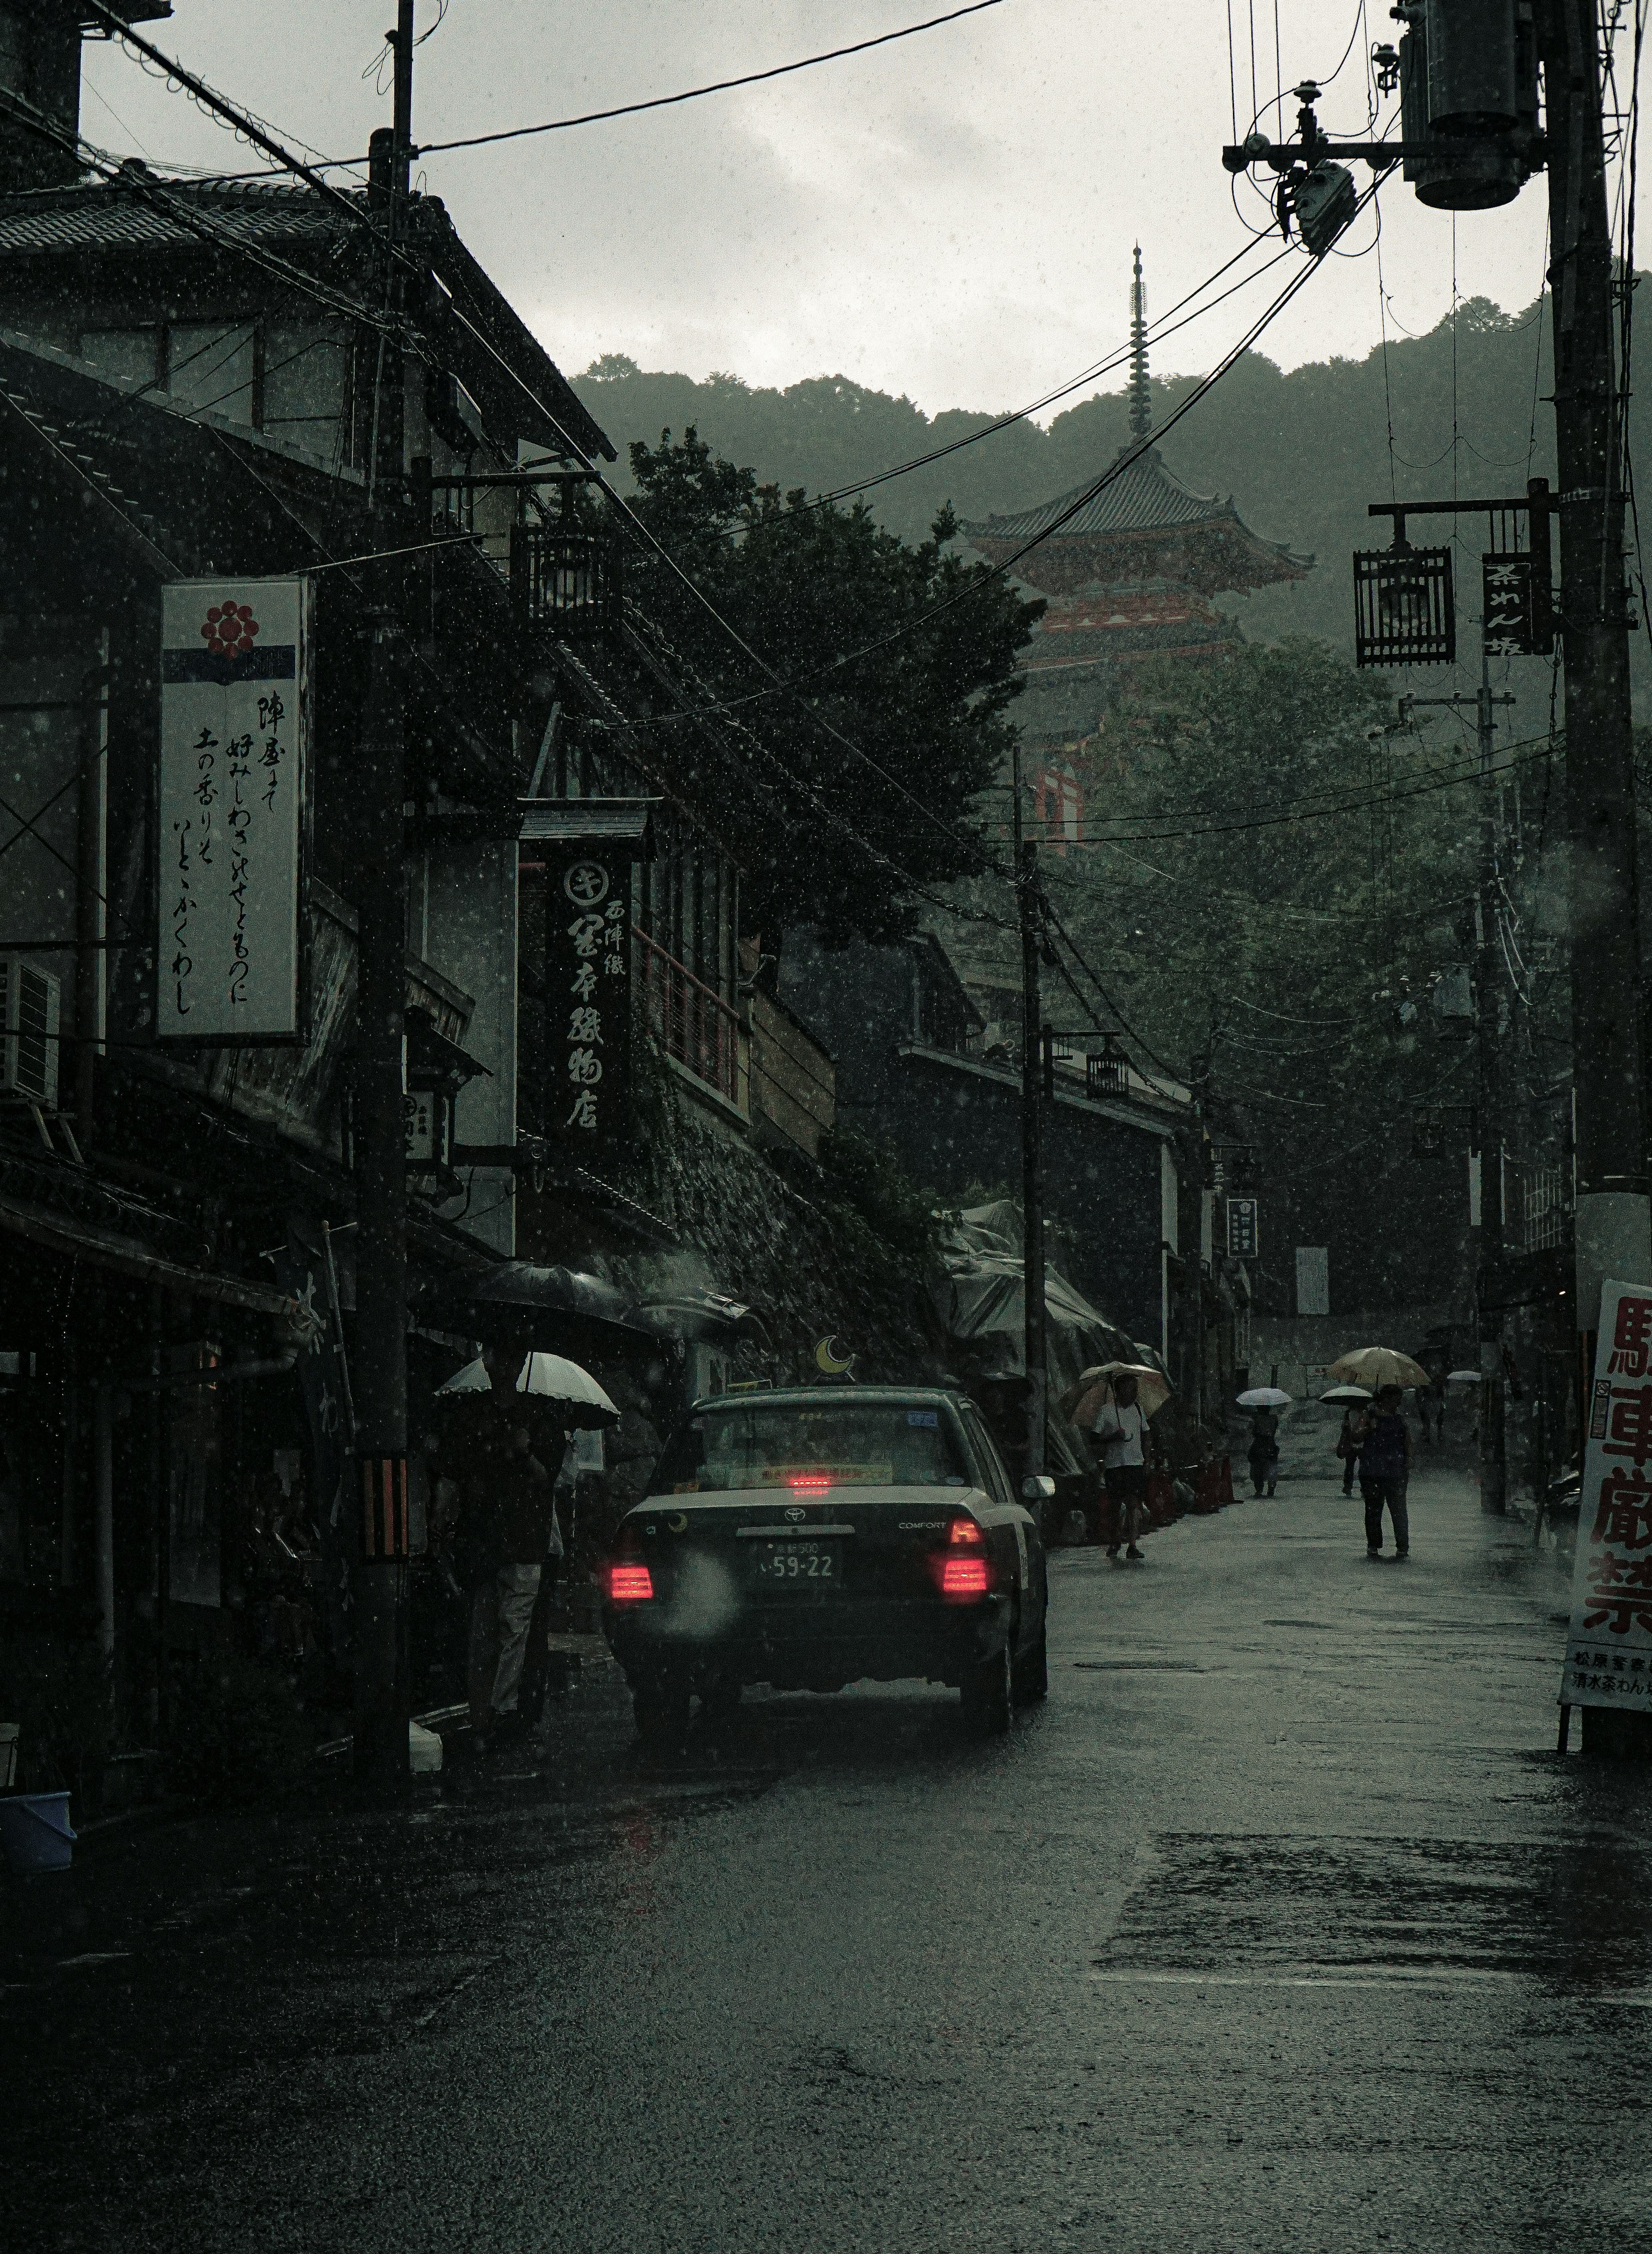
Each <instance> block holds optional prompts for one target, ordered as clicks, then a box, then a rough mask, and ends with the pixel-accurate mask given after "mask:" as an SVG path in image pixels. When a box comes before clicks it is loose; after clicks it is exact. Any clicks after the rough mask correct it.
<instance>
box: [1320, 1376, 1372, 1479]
mask: <svg viewBox="0 0 1652 2254" xmlns="http://www.w3.org/2000/svg"><path fill="white" fill-rule="evenodd" d="M1320 1400H1321V1401H1325V1402H1328V1403H1330V1404H1331V1405H1332V1406H1333V1407H1334V1408H1335V1407H1340V1408H1341V1411H1342V1429H1341V1432H1339V1433H1338V1434H1337V1436H1336V1452H1337V1455H1338V1457H1339V1459H1340V1460H1341V1465H1342V1492H1343V1494H1344V1495H1352V1494H1353V1492H1354V1481H1355V1477H1356V1476H1357V1474H1358V1472H1359V1468H1360V1428H1361V1420H1362V1418H1363V1417H1364V1415H1365V1411H1367V1409H1369V1406H1370V1404H1371V1396H1370V1394H1369V1391H1368V1390H1366V1388H1365V1387H1364V1386H1363V1385H1334V1386H1333V1387H1332V1388H1331V1390H1330V1391H1329V1392H1328V1393H1322V1394H1321V1395H1320Z"/></svg>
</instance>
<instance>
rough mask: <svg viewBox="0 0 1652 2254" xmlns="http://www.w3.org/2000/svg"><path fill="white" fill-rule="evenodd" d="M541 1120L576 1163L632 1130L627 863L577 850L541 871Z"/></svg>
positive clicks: (614, 1145)
mask: <svg viewBox="0 0 1652 2254" xmlns="http://www.w3.org/2000/svg"><path fill="white" fill-rule="evenodd" d="M545 879H546V886H547V892H546V907H545V1060H546V1082H547V1084H546V1089H545V1109H544V1118H545V1126H546V1130H547V1131H548V1133H549V1135H550V1136H551V1137H552V1138H553V1139H554V1140H555V1141H556V1142H557V1143H558V1144H560V1145H562V1147H563V1149H564V1150H566V1151H568V1152H569V1153H570V1156H572V1157H574V1158H576V1159H582V1160H583V1159H595V1158H597V1157H598V1156H599V1155H600V1154H602V1153H603V1152H609V1151H613V1150H617V1149H619V1148H620V1146H621V1145H624V1144H625V1143H626V1142H627V1139H628V1138H629V1133H630V1125H631V1071H630V1064H631V857H630V855H629V854H628V853H627V852H626V851H614V850H613V849H603V848H590V847H574V848H570V850H569V851H568V852H567V853H566V855H565V856H564V857H556V858H553V857H548V861H547V866H546V871H545Z"/></svg>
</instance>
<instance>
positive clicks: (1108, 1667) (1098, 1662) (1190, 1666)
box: [1073, 1659, 1205, 1675]
mask: <svg viewBox="0 0 1652 2254" xmlns="http://www.w3.org/2000/svg"><path fill="white" fill-rule="evenodd" d="M1073 1664H1074V1666H1075V1667H1076V1668H1078V1669H1079V1670H1081V1672H1082V1673H1084V1674H1089V1675H1100V1674H1115V1673H1117V1674H1142V1673H1144V1672H1145V1671H1146V1670H1150V1669H1151V1670H1153V1671H1154V1672H1155V1673H1157V1674H1160V1675H1202V1674H1203V1673H1204V1671H1205V1670H1204V1669H1203V1668H1202V1667H1200V1666H1198V1665H1197V1664H1196V1663H1194V1661H1193V1660H1191V1659H1075V1661H1074V1662H1073Z"/></svg>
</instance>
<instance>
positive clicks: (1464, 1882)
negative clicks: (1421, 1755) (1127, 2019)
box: [1091, 1833, 1652, 1995]
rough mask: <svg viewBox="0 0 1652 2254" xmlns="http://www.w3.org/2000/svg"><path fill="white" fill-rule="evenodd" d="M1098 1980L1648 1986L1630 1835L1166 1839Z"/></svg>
mask: <svg viewBox="0 0 1652 2254" xmlns="http://www.w3.org/2000/svg"><path fill="white" fill-rule="evenodd" d="M1155 1848H1156V1860H1155V1863H1154V1867H1153V1870H1152V1878H1151V1881H1149V1882H1146V1883H1143V1884H1141V1885H1138V1887H1136V1888H1135V1889H1134V1890H1133V1891H1132V1893H1131V1895H1130V1897H1129V1899H1128V1900H1127V1901H1126V1902H1125V1904H1124V1910H1123V1914H1122V1915H1121V1916H1120V1917H1119V1920H1118V1922H1117V1925H1116V1926H1115V1928H1114V1929H1113V1931H1112V1933H1111V1935H1110V1938H1109V1942H1108V1944H1107V1947H1106V1949H1105V1950H1104V1951H1103V1953H1102V1954H1101V1955H1098V1956H1097V1957H1096V1958H1094V1959H1093V1961H1092V1968H1091V1969H1092V1972H1093V1975H1094V1977H1095V1978H1096V1980H1098V1981H1102V1982H1106V1983H1111V1984H1114V1985H1117V1983H1119V1982H1121V1981H1130V1980H1150V1981H1153V1982H1157V1983H1160V1984H1163V1985H1173V1986H1185V1985H1195V1986H1196V1985H1252V1986H1254V1985H1316V1986H1323V1985H1333V1984H1348V1983H1357V1984H1361V1985H1371V1984H1375V1985H1415V1984H1418V1983H1423V1984H1425V1985H1475V1984H1477V1983H1478V1984H1482V1985H1488V1986H1493V1985H1498V1984H1507V1983H1509V1982H1521V1981H1530V1982H1535V1983H1539V1984H1542V1985H1545V1986H1547V1987H1549V1988H1551V1989H1558V1990H1560V1991H1565V1992H1569V1993H1588V1992H1597V1993H1601V1994H1612V1993H1614V1992H1621V1991H1625V1990H1628V1991H1631V1992H1633V1993H1635V1994H1637V1995H1639V1994H1642V1993H1644V1992H1646V1991H1648V1990H1649V1989H1652V1922H1649V1921H1648V1919H1647V1917H1646V1915H1645V1902H1646V1900H1647V1890H1648V1887H1649V1883H1652V1853H1649V1852H1648V1851H1647V1850H1645V1849H1644V1848H1642V1845H1640V1844H1639V1843H1638V1841H1628V1840H1621V1839H1614V1838H1600V1837H1593V1838H1588V1837H1585V1838H1578V1839H1568V1840H1560V1841H1554V1840H1537V1841H1533V1840H1523V1841H1512V1842H1511V1841H1488V1840H1452V1839H1435V1838H1325V1839H1307V1840H1304V1839H1301V1838H1285V1837H1278V1838H1243V1837H1226V1836H1214V1837H1213V1836H1208V1835H1204V1834H1197V1833H1188V1834H1183V1833H1168V1834H1165V1835H1161V1836H1160V1837H1159V1838H1158V1839H1157V1841H1156V1842H1155Z"/></svg>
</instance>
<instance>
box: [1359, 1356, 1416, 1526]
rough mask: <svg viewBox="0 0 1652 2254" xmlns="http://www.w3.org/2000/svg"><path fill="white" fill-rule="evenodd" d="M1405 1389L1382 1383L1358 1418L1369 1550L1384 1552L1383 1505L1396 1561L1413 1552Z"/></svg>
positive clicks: (1408, 1432) (1409, 1448) (1409, 1441)
mask: <svg viewBox="0 0 1652 2254" xmlns="http://www.w3.org/2000/svg"><path fill="white" fill-rule="evenodd" d="M1404 1400H1405V1393H1404V1388H1403V1387H1402V1386H1398V1385H1384V1386H1383V1387H1381V1388H1380V1389H1379V1390H1378V1392H1377V1397H1376V1400H1375V1401H1374V1402H1373V1403H1372V1404H1371V1406H1370V1407H1369V1410H1367V1411H1366V1412H1365V1414H1364V1415H1363V1416H1362V1418H1361V1419H1360V1493H1361V1494H1362V1495H1363V1497H1364V1498H1365V1554H1366V1556H1367V1557H1368V1558H1380V1557H1381V1556H1382V1554H1383V1504H1384V1503H1386V1504H1387V1506H1388V1515H1389V1516H1390V1519H1391V1520H1392V1521H1393V1525H1394V1557H1395V1561H1396V1563H1398V1562H1399V1561H1400V1560H1401V1559H1403V1558H1409V1557H1410V1556H1411V1516H1410V1514H1409V1512H1408V1511H1407V1509H1406V1503H1405V1490H1406V1488H1407V1485H1408V1484H1409V1482H1410V1480H1411V1426H1410V1425H1408V1424H1407V1423H1406V1421H1405V1418H1404V1414H1403V1413H1402V1411H1403V1408H1404Z"/></svg>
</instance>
